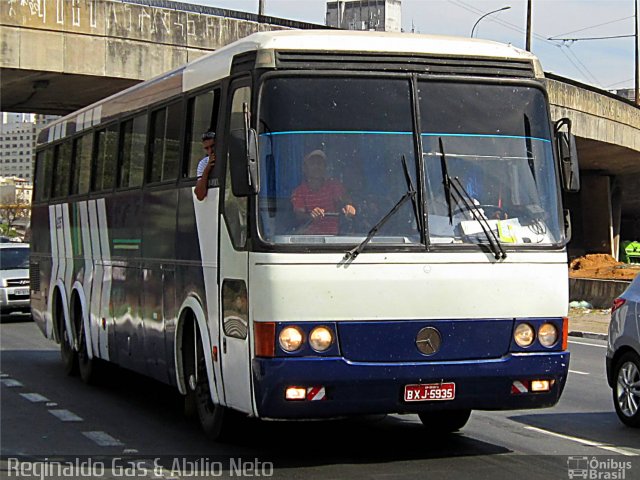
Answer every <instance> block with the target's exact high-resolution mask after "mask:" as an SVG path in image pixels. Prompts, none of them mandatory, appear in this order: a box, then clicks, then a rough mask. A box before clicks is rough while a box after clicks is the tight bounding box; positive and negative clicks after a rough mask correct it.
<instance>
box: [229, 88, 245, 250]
mask: <svg viewBox="0 0 640 480" xmlns="http://www.w3.org/2000/svg"><path fill="white" fill-rule="evenodd" d="M245 103H248V104H251V89H250V88H249V87H240V88H238V89H236V90H235V91H234V92H233V100H232V101H231V110H230V112H229V122H228V125H229V132H230V133H229V134H230V135H233V134H234V133H236V134H237V132H242V131H244V115H243V110H242V106H243V104H245ZM228 143H229V144H230V143H232V142H228ZM231 162H246V159H244V158H236V157H234V156H233V152H228V154H227V169H226V170H227V173H226V179H225V182H224V218H225V221H226V224H227V227H228V228H229V233H230V235H231V239H232V241H233V245H234V246H235V247H236V248H244V246H245V245H246V243H247V197H236V196H235V195H234V194H233V191H232V188H231V170H232V169H231Z"/></svg>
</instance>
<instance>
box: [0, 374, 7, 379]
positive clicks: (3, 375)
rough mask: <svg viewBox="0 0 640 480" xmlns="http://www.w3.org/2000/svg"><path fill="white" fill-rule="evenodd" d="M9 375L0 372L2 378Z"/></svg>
mask: <svg viewBox="0 0 640 480" xmlns="http://www.w3.org/2000/svg"><path fill="white" fill-rule="evenodd" d="M8 376H9V374H8V373H0V378H7V377H8Z"/></svg>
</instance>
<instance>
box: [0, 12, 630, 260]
mask: <svg viewBox="0 0 640 480" xmlns="http://www.w3.org/2000/svg"><path fill="white" fill-rule="evenodd" d="M283 28H324V27H323V26H321V25H313V24H308V23H303V22H295V21H291V20H285V19H279V18H273V17H267V16H259V15H255V14H250V13H244V12H236V11H230V10H224V9H218V8H211V7H203V6H195V5H188V4H184V3H178V2H173V1H166V0H28V1H26V0H6V1H2V3H0V52H1V56H0V76H1V78H2V88H0V102H1V105H2V109H3V110H5V111H15V112H38V113H54V114H63V113H68V112H71V111H74V110H76V109H78V108H80V107H82V106H85V105H88V104H90V103H93V102H94V101H96V100H98V99H100V98H104V97H106V96H108V95H110V94H112V93H115V92H117V91H120V90H122V89H124V88H126V87H128V86H130V85H133V84H135V83H137V82H140V81H142V80H145V79H148V78H151V77H153V76H156V75H158V74H160V73H163V72H165V71H167V70H170V69H172V68H175V67H178V66H180V65H182V64H184V63H186V62H188V61H191V60H193V59H195V58H197V57H198V56H200V55H203V54H205V53H207V52H208V51H212V50H215V49H217V48H219V47H221V46H224V45H226V44H228V43H230V42H232V41H234V40H236V39H239V38H242V37H245V36H247V35H249V34H251V33H253V32H256V31H263V30H274V29H283ZM547 87H548V91H549V97H550V100H551V104H552V110H551V113H552V117H553V118H554V119H558V118H561V117H563V116H567V117H569V118H571V119H572V121H573V125H574V133H575V134H576V135H577V140H578V150H579V155H580V159H581V170H582V178H583V188H582V192H581V193H580V194H577V195H569V196H567V199H566V201H567V203H568V205H569V206H570V209H571V212H572V216H573V231H574V241H573V242H572V244H571V245H572V249H573V251H574V253H575V254H581V253H583V252H608V253H612V254H614V256H615V255H616V254H617V242H618V241H619V240H620V238H622V239H625V240H626V239H629V240H640V108H638V106H636V105H634V104H633V103H631V102H628V101H625V100H624V99H621V98H619V97H616V96H614V95H611V94H609V93H608V92H606V91H602V90H598V89H595V88H592V87H589V86H587V85H583V84H579V83H577V82H574V81H572V80H570V79H567V78H562V77H557V76H554V75H549V79H548V80H547Z"/></svg>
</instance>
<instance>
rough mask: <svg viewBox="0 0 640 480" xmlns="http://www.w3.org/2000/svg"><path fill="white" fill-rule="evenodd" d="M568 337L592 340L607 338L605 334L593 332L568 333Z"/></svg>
mask: <svg viewBox="0 0 640 480" xmlns="http://www.w3.org/2000/svg"><path fill="white" fill-rule="evenodd" d="M569 336H570V337H579V338H590V339H592V340H607V338H609V336H608V335H607V334H606V333H595V332H569Z"/></svg>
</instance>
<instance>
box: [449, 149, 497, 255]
mask: <svg viewBox="0 0 640 480" xmlns="http://www.w3.org/2000/svg"><path fill="white" fill-rule="evenodd" d="M438 143H439V146H440V156H441V159H442V182H443V184H444V188H445V192H446V195H447V206H448V210H449V222H450V223H453V211H452V210H453V203H452V199H453V198H454V197H453V195H452V194H451V193H452V191H453V192H455V194H456V196H457V197H458V198H459V200H460V201H459V202H456V203H459V204H460V206H461V208H462V209H463V210H467V211H469V212H470V213H471V215H472V216H473V219H474V220H475V221H476V222H478V224H479V225H480V228H482V232H483V233H484V235H485V236H486V237H487V241H488V242H489V248H491V251H492V252H493V256H494V257H495V259H496V260H500V259H505V258H507V252H505V251H504V249H503V248H502V245H500V240H499V239H498V237H497V236H496V234H495V233H494V231H493V230H492V229H491V225H489V222H488V221H487V219H486V218H485V216H484V213H483V212H482V211H481V210H480V208H479V207H478V206H477V205H476V204H475V202H474V200H473V198H472V197H471V195H469V192H467V190H466V189H465V188H464V186H463V185H462V182H461V181H460V178H458V177H454V178H453V179H452V178H451V177H450V176H449V169H448V167H447V157H446V153H445V149H444V142H443V141H442V137H440V138H439V139H438Z"/></svg>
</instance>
